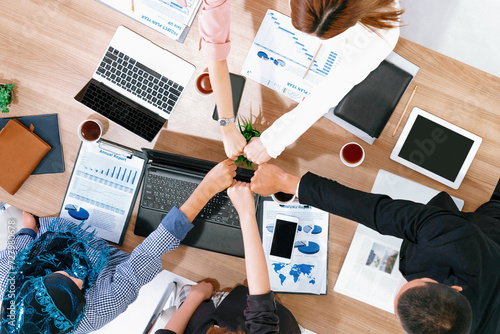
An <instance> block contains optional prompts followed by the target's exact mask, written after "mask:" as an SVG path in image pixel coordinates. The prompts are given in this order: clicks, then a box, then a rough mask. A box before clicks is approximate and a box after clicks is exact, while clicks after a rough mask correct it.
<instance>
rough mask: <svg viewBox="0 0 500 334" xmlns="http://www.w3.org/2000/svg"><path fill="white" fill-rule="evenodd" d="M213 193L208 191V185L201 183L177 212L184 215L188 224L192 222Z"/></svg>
mask: <svg viewBox="0 0 500 334" xmlns="http://www.w3.org/2000/svg"><path fill="white" fill-rule="evenodd" d="M214 191H215V190H211V189H210V185H209V184H205V183H204V182H203V181H202V183H200V185H199V186H198V187H197V188H196V190H195V191H194V192H193V193H192V194H191V196H189V198H188V199H187V201H186V202H185V203H184V204H183V205H182V206H181V207H180V208H179V210H180V211H181V212H182V213H184V214H185V215H186V217H187V219H188V221H189V222H193V220H194V219H195V218H196V216H197V215H198V214H199V213H200V211H201V210H202V209H203V207H204V206H205V205H206V204H207V203H208V201H209V200H210V199H211V198H212V197H213V196H214V195H215V194H216V193H217V192H215V193H214Z"/></svg>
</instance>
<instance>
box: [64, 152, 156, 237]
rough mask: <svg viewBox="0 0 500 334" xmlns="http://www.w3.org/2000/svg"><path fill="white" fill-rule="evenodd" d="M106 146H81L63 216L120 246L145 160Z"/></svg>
mask: <svg viewBox="0 0 500 334" xmlns="http://www.w3.org/2000/svg"><path fill="white" fill-rule="evenodd" d="M107 143H110V142H107ZM104 144H105V143H104V142H102V143H92V144H89V143H82V145H81V147H80V152H79V154H78V157H77V160H76V163H75V167H74V169H73V174H72V175H71V180H70V182H69V185H68V189H67V191H66V196H65V198H64V202H63V205H62V207H61V212H60V216H61V217H63V218H66V219H69V220H70V221H73V222H75V223H77V224H80V223H83V224H84V226H87V225H89V226H91V230H92V229H95V230H96V231H97V235H98V236H99V237H101V238H103V239H106V240H108V241H111V242H114V243H117V244H121V242H122V239H123V236H124V234H125V230H126V228H127V225H128V220H129V218H130V214H131V212H132V207H133V205H134V202H135V198H136V196H137V192H138V190H139V185H140V183H141V180H142V174H143V170H144V166H145V162H146V160H145V159H144V157H143V156H141V155H139V154H137V153H138V152H137V151H134V150H131V149H123V147H118V146H109V145H111V144H106V146H105V145H104Z"/></svg>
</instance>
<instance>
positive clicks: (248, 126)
mask: <svg viewBox="0 0 500 334" xmlns="http://www.w3.org/2000/svg"><path fill="white" fill-rule="evenodd" d="M238 127H239V128H240V132H241V134H242V135H243V137H245V139H246V140H247V143H248V142H249V141H250V140H251V139H252V138H253V137H259V136H260V132H259V131H257V129H255V128H254V127H253V126H252V122H250V120H249V119H246V118H244V119H243V125H241V123H240V120H239V119H238ZM234 163H235V164H240V163H241V165H246V166H247V168H252V162H251V161H250V160H248V159H247V158H245V156H243V155H240V156H239V157H238V159H236V161H235V162H234Z"/></svg>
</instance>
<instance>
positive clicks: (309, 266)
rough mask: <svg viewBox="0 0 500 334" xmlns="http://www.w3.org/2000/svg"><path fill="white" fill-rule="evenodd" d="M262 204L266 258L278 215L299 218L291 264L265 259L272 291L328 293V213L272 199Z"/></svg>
mask: <svg viewBox="0 0 500 334" xmlns="http://www.w3.org/2000/svg"><path fill="white" fill-rule="evenodd" d="M262 204H263V210H262V216H263V217H262V224H263V225H262V244H263V246H264V252H265V253H266V255H269V252H270V249H271V242H272V237H273V230H274V224H275V221H276V215H277V214H282V215H286V216H293V217H297V218H298V219H299V226H298V229H297V234H296V237H295V245H294V249H293V251H292V261H291V263H283V262H278V261H274V260H270V259H269V257H267V256H266V261H267V267H268V271H269V279H270V281H271V290H273V291H274V292H289V293H305V294H317V295H320V294H326V289H327V273H328V225H329V217H330V215H329V213H328V212H325V211H322V210H319V209H317V208H313V207H311V206H308V205H301V204H299V203H298V202H292V204H290V205H279V204H278V203H276V202H274V201H273V200H265V201H263V203H262Z"/></svg>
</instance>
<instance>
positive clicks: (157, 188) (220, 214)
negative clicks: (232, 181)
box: [142, 174, 240, 228]
mask: <svg viewBox="0 0 500 334" xmlns="http://www.w3.org/2000/svg"><path fill="white" fill-rule="evenodd" d="M197 186H198V183H196V182H189V181H184V180H178V179H173V178H170V177H168V176H163V175H158V174H149V175H148V178H147V180H146V184H145V188H144V192H145V193H144V194H143V202H142V205H143V206H145V207H147V208H151V209H156V210H161V211H166V212H168V211H170V209H172V207H173V206H176V207H178V208H180V207H181V205H182V204H184V202H185V201H186V200H187V199H188V198H189V196H190V195H191V194H192V193H193V191H194V190H195V189H196V187H197ZM196 218H201V219H203V220H205V221H209V222H212V223H217V224H222V225H228V226H232V227H237V228H239V227H240V220H239V217H238V213H237V212H236V209H235V208H234V206H233V205H232V203H231V200H230V199H229V197H228V196H227V193H226V191H222V192H220V193H218V194H217V195H215V196H214V197H213V198H212V199H211V200H210V201H209V202H208V203H207V204H206V205H205V207H204V208H203V210H201V212H200V213H199V214H198V216H197V217H196Z"/></svg>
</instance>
